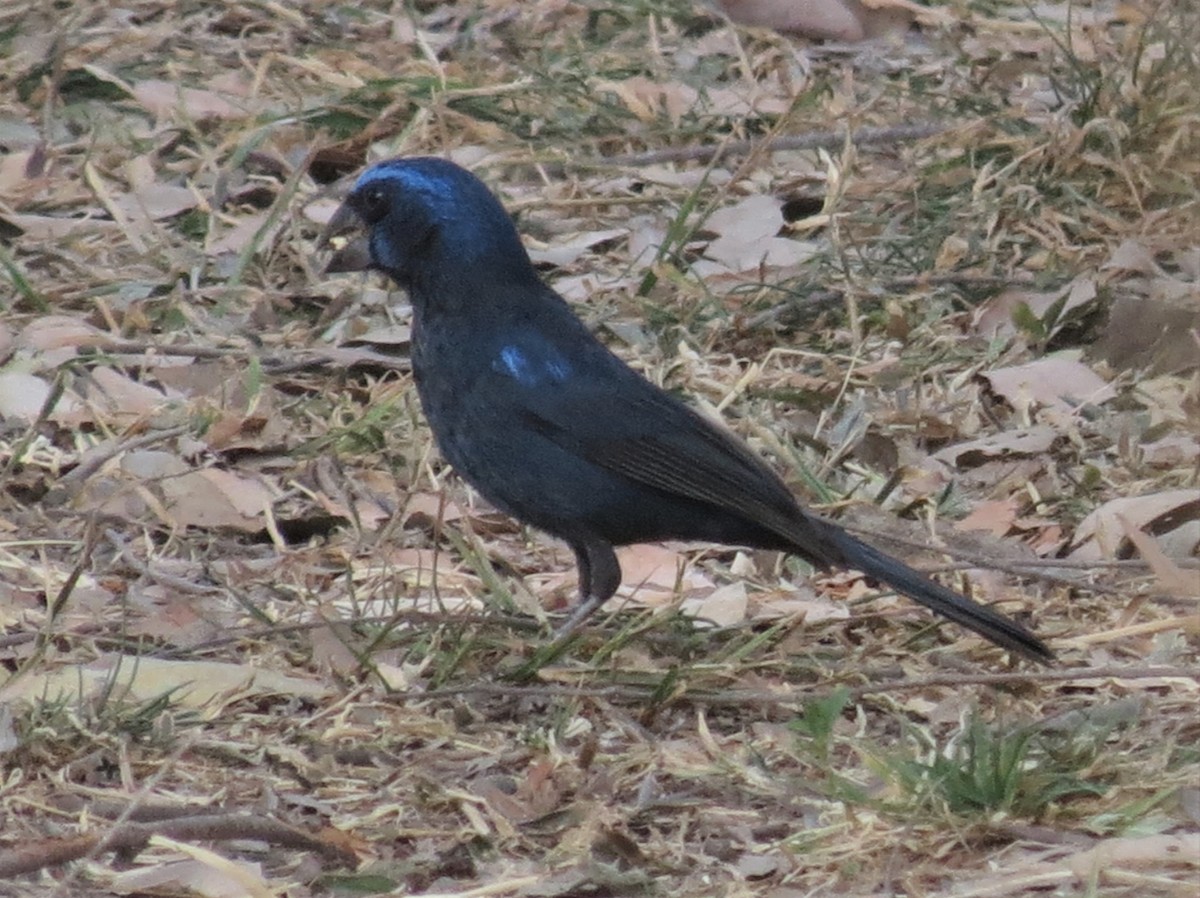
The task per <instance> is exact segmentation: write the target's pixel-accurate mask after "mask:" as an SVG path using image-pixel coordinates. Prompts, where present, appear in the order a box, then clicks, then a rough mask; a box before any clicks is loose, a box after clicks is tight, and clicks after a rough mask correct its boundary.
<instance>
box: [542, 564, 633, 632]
mask: <svg viewBox="0 0 1200 898" xmlns="http://www.w3.org/2000/svg"><path fill="white" fill-rule="evenodd" d="M571 548H572V549H574V551H575V565H576V567H577V568H578V569H579V604H578V605H576V606H575V610H574V611H572V612H571V616H570V617H568V618H567V620H566V622H565V623H564V624H563V625H562V626H560V627H559V628H558V629H557V630H555V631H554V639H555V641H556V642H561V641H562V640H564V639H566V638H567V637H569V636H570V635H571V634H572V633H574V632H575V631H576V630H578V629H579V628H580V627H581V626H582V625H583V623H584V621H586V620H587V619H588V618H589V617H591V616H592V615H593V614H595V613H596V609H598V608H599V607H600V606H601V605H603V604H604V603H605V602H607V601H608V600H609V599H611V598H612V595H613V593H614V592H616V591H617V587H618V586H620V585H621V565H620V563H619V562H618V561H617V555H616V553H615V552H613V549H612V546H610V545H609V544H608V543H605V542H600V541H597V540H588V541H586V542H578V543H572V544H571Z"/></svg>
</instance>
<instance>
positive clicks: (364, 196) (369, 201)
mask: <svg viewBox="0 0 1200 898" xmlns="http://www.w3.org/2000/svg"><path fill="white" fill-rule="evenodd" d="M358 211H359V214H360V215H361V216H362V217H363V220H364V221H366V223H367V224H375V222H377V221H379V219H381V218H383V216H384V215H385V214H387V195H386V194H385V193H384V192H383V188H382V187H368V188H367V189H366V190H364V191H363V192H362V193H360V194H359V196H358Z"/></svg>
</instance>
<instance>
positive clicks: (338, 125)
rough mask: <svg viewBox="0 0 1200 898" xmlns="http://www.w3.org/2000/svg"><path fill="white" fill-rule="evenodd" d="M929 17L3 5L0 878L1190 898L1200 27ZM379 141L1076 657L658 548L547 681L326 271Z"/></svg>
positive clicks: (635, 555)
mask: <svg viewBox="0 0 1200 898" xmlns="http://www.w3.org/2000/svg"><path fill="white" fill-rule="evenodd" d="M952 12H953V15H952V16H948V18H947V20H946V22H945V24H943V25H942V26H941V27H936V28H935V27H929V28H927V29H926V30H925V31H924V32H922V33H917V32H914V33H912V34H911V35H909V36H908V37H907V38H905V39H903V40H896V41H893V42H891V43H887V44H883V45H880V44H873V45H862V46H845V47H840V48H838V47H822V46H808V45H804V44H803V43H799V42H796V41H793V40H789V39H786V38H783V37H780V36H779V35H775V34H773V33H770V32H766V31H753V30H737V29H734V28H732V27H730V26H728V25H727V24H725V23H723V22H722V21H720V20H718V19H715V18H712V17H709V16H707V15H706V14H705V13H703V12H701V11H698V10H697V9H696V8H694V7H693V6H692V5H691V4H685V3H678V2H671V3H665V4H664V3H645V2H639V0H628V2H617V3H612V4H609V5H600V4H567V3H561V2H549V0H538V2H531V3H523V4H511V3H502V2H483V3H476V2H462V3H450V4H431V3H417V4H415V5H414V8H412V9H409V8H407V7H399V6H394V5H392V4H369V3H368V4H355V5H353V6H350V5H346V6H333V5H329V4H322V3H305V2H300V3H294V4H287V5H283V4H272V3H268V4H253V3H251V4H238V5H231V6H226V5H218V4H187V3H183V4H169V3H162V2H151V0H145V2H131V3H126V4H123V5H121V6H120V7H119V8H114V7H113V6H112V5H111V4H104V3H90V2H75V3H65V4H60V5H56V6H51V5H42V6H37V5H36V4H32V5H23V6H19V7H18V6H15V5H10V6H9V7H7V8H2V9H0V48H2V50H3V52H2V53H0V77H2V78H3V84H4V88H5V89H4V90H3V92H0V146H2V147H3V148H4V151H5V153H4V155H3V156H0V239H2V242H0V267H2V268H3V270H4V277H5V278H6V280H5V281H4V283H5V285H6V286H5V287H4V291H3V294H2V295H0V572H2V573H0V660H2V663H3V673H2V674H0V676H2V677H3V682H2V683H0V757H2V758H3V770H4V772H5V773H4V780H3V784H2V785H0V878H5V877H8V879H7V881H6V882H5V884H4V885H0V890H3V891H5V892H6V893H8V892H11V893H14V894H34V893H37V894H62V895H75V894H89V893H94V894H106V893H112V892H119V893H131V892H143V893H144V892H158V893H172V894H177V893H195V894H205V895H213V894H247V895H249V894H253V895H259V894H267V893H268V892H271V893H278V892H279V891H280V890H284V889H286V891H287V893H288V894H291V895H303V894H309V893H320V894H325V893H331V892H336V893H350V892H354V893H373V892H382V891H394V892H395V893H397V894H413V895H418V894H420V895H456V896H468V895H472V896H474V895H529V896H585V895H586V896H603V895H612V896H617V895H621V896H625V895H636V894H646V895H658V894H672V893H673V894H677V895H681V896H683V895H686V896H691V895H723V896H724V895H730V896H736V895H764V896H772V898H792V896H801V895H814V894H815V895H821V894H837V895H859V894H862V895H866V894H913V895H916V894H920V895H957V896H968V895H970V896H983V895H987V896H1004V895H1018V894H1030V893H1035V892H1036V893H1045V894H1055V895H1058V894H1062V895H1070V894H1104V895H1130V896H1134V895H1136V896H1150V895H1163V896H1166V895H1172V896H1173V895H1182V894H1188V893H1190V890H1192V889H1194V886H1195V880H1196V876H1197V867H1198V860H1197V859H1198V858H1200V788H1198V786H1197V769H1198V767H1197V765H1198V762H1200V752H1198V750H1197V747H1196V745H1197V740H1198V739H1200V722H1198V720H1197V715H1196V707H1197V677H1198V675H1200V667H1198V662H1197V631H1198V630H1200V609H1198V608H1197V605H1196V599H1197V595H1198V593H1200V573H1198V566H1197V549H1196V547H1197V544H1198V542H1200V485H1198V484H1197V471H1198V466H1200V445H1198V442H1197V437H1196V434H1197V431H1198V424H1200V397H1198V386H1197V384H1198V381H1197V358H1198V357H1200V340H1198V334H1200V293H1198V288H1197V280H1198V279H1200V242H1198V240H1197V235H1198V234H1200V214H1198V204H1197V201H1198V193H1197V186H1196V185H1197V183H1200V104H1198V102H1197V98H1196V85H1197V83H1200V59H1198V55H1197V54H1198V51H1197V47H1200V33H1197V28H1198V27H1200V24H1198V23H1200V17H1197V16H1196V15H1195V14H1194V12H1195V11H1194V10H1188V9H1187V4H1169V3H1168V4H1153V3H1149V4H1144V5H1134V4H1127V5H1122V6H1120V7H1118V8H1117V9H1116V10H1115V11H1113V10H1111V9H1108V8H1107V7H1104V8H1103V9H1102V8H1100V7H1099V5H1097V7H1096V8H1093V7H1091V6H1086V5H1079V4H1063V5H1052V4H1045V5H1042V6H1039V7H1037V11H1036V13H1035V12H1032V11H1031V9H1030V8H1029V7H1026V6H1022V5H1011V4H1006V3H979V4H958V5H955V6H954V7H953V8H952ZM772 141H776V143H775V144H774V145H772ZM402 153H403V154H417V153H435V154H449V155H450V156H452V157H453V158H455V159H456V160H458V161H460V162H463V163H464V164H468V165H469V166H470V167H472V168H473V169H474V170H475V171H477V172H479V173H480V174H481V175H482V176H483V177H485V178H486V179H487V180H488V181H489V183H491V184H492V185H494V187H495V188H496V189H497V190H498V191H500V193H501V194H502V195H503V196H504V198H505V201H506V203H507V205H508V206H509V208H510V209H512V210H513V212H514V214H515V215H516V216H517V218H518V220H519V224H520V226H521V229H522V231H523V233H524V234H525V235H526V236H527V238H528V245H529V247H530V250H531V253H532V254H533V256H534V258H535V259H536V260H537V261H538V262H539V264H540V265H541V266H542V267H543V268H544V269H545V271H546V274H547V277H548V279H550V280H551V281H552V282H553V283H554V284H555V286H556V287H557V288H558V289H559V290H560V291H561V292H563V294H564V295H566V296H567V297H568V298H569V299H571V300H572V301H573V302H575V303H577V304H578V307H579V309H580V313H581V315H583V316H584V317H585V318H586V319H587V320H588V321H589V322H591V323H592V324H593V325H594V326H595V328H596V329H597V330H598V331H599V332H600V333H601V334H603V335H604V337H605V339H607V340H608V341H609V342H611V344H612V345H614V346H615V347H616V348H617V349H618V351H620V352H621V353H622V354H623V355H624V356H625V357H627V358H629V359H631V360H632V361H633V363H634V364H636V365H638V366H639V367H641V368H642V369H643V370H644V371H645V372H646V374H647V375H648V376H649V377H651V378H652V379H654V380H656V381H658V382H661V383H663V384H666V385H668V386H670V387H671V388H678V389H679V390H681V391H685V392H687V393H688V394H690V395H692V396H694V397H695V398H696V399H697V401H698V402H699V403H700V404H701V405H703V406H706V407H708V408H710V409H711V410H713V411H716V412H719V413H720V414H721V415H722V416H723V417H724V418H725V419H726V420H727V421H728V422H729V423H730V425H731V426H732V427H734V428H735V429H737V430H738V431H739V432H740V433H741V434H742V435H743V436H745V437H746V438H748V439H749V440H751V441H752V442H754V444H755V445H756V446H757V447H758V448H759V449H761V450H762V451H763V452H765V453H767V454H768V455H770V456H771V457H772V458H773V460H774V461H775V463H776V464H777V465H778V467H779V468H780V469H781V470H783V471H784V472H785V473H786V474H787V476H788V477H789V479H790V480H791V481H792V482H794V484H795V486H796V489H797V490H798V491H799V492H801V493H802V494H803V495H805V496H806V497H808V499H809V500H810V501H811V502H812V503H813V504H814V505H819V506H822V507H824V508H826V509H827V510H828V511H829V512H830V513H835V514H840V515H842V517H843V519H844V520H847V521H849V522H851V523H852V524H853V525H854V526H855V527H856V528H858V529H861V530H863V531H865V532H867V533H869V534H872V535H873V536H874V538H875V539H877V540H878V541H880V542H885V543H887V544H888V545H889V546H891V547H893V548H894V549H895V551H897V552H899V553H900V554H902V555H904V556H906V557H909V558H911V559H913V560H914V562H916V563H920V564H922V565H923V566H924V567H925V568H926V569H930V570H940V571H943V572H944V574H943V575H944V576H946V577H947V578H950V579H951V580H952V582H954V583H955V584H956V585H957V586H959V587H961V588H963V589H968V590H970V591H971V592H972V594H974V595H976V596H977V597H979V598H981V599H983V600H986V601H992V602H996V603H999V604H1000V605H1001V607H1003V608H1004V609H1005V610H1007V611H1009V612H1011V613H1013V614H1017V615H1023V616H1026V617H1027V618H1028V619H1029V620H1030V622H1031V623H1032V624H1033V625H1034V626H1035V628H1036V629H1037V631H1038V632H1039V633H1040V634H1042V635H1044V636H1046V637H1047V638H1048V639H1049V640H1050V641H1051V642H1052V644H1053V645H1054V646H1055V647H1056V649H1058V650H1059V651H1060V654H1061V663H1060V665H1059V666H1058V667H1057V668H1055V669H1052V670H1046V671H1038V670H1026V669H1012V670H1009V669H1007V668H1005V667H1003V657H1002V656H1001V655H1000V654H999V653H997V652H996V651H995V650H993V649H992V648H990V647H988V646H986V645H985V644H983V643H981V642H980V641H979V640H977V639H974V638H970V637H966V636H964V635H963V634H962V633H960V632H958V631H957V630H955V629H953V628H952V627H949V626H945V627H942V626H938V625H936V624H934V623H933V622H931V621H930V620H929V619H928V618H927V617H926V616H924V615H922V614H921V613H920V612H919V611H916V610H914V609H913V608H912V607H911V606H910V604H908V603H906V602H904V601H902V600H899V599H896V598H894V597H891V596H880V595H879V594H878V593H876V592H875V591H874V590H872V589H871V588H870V587H868V586H867V585H866V584H864V583H862V582H861V581H860V580H859V579H858V578H857V577H856V576H854V575H853V574H837V575H832V576H826V577H821V578H818V579H816V580H814V579H813V578H812V577H811V572H810V571H807V570H805V569H804V566H803V565H801V564H799V563H798V562H796V561H795V560H793V559H780V558H778V557H775V556H771V555H769V554H765V553H745V552H737V551H733V550H725V549H714V548H712V547H691V546H676V545H669V546H643V547H634V548H631V549H628V550H625V552H624V554H623V556H622V560H623V566H624V569H625V572H626V582H625V586H624V588H623V592H622V595H623V596H624V598H625V601H624V603H623V604H621V605H618V604H617V603H614V605H613V608H612V609H611V610H612V611H613V612H616V613H614V614H612V615H601V616H599V617H598V619H597V621H596V622H595V624H594V625H593V626H592V627H591V628H590V629H589V630H588V631H587V632H586V634H585V635H584V636H583V638H582V639H580V640H579V641H578V642H577V643H576V644H575V645H574V646H572V647H571V650H570V651H569V652H568V653H566V654H565V655H563V656H561V657H548V656H547V653H546V652H545V651H544V649H545V646H546V645H547V644H548V641H547V639H546V628H544V627H542V626H541V624H542V622H544V620H545V616H546V615H545V611H544V610H543V609H552V610H554V609H561V608H562V607H563V606H564V605H565V604H566V603H567V602H569V601H571V600H572V599H573V581H574V574H573V571H572V565H571V559H570V557H569V553H568V552H567V551H566V550H565V549H564V548H563V547H561V546H558V545H556V544H554V543H552V542H550V541H548V540H545V539H544V538H542V537H541V536H540V535H539V534H537V533H532V532H526V531H522V530H520V529H518V528H516V527H515V526H514V525H513V523H512V522H511V521H510V520H508V519H507V518H505V517H503V516H502V515H498V514H496V513H495V512H494V511H492V510H490V509H488V508H486V507H484V506H482V505H481V504H480V503H479V502H478V501H477V500H476V499H475V498H474V497H472V496H471V495H470V494H469V493H468V491H467V490H465V488H464V487H463V486H462V485H461V484H460V483H458V482H457V481H456V480H455V479H454V478H453V476H452V475H450V474H449V473H448V472H447V471H446V470H445V469H444V468H443V467H442V466H441V464H440V462H439V460H438V458H437V455H436V453H435V451H434V449H433V447H432V445H431V442H430V438H429V434H428V432H427V430H426V428H425V427H424V426H423V424H422V422H421V418H420V411H419V408H418V406H417V404H416V401H415V397H414V395H413V393H412V391H411V389H410V382H409V377H408V373H407V367H406V362H405V359H406V351H407V340H408V329H407V310H406V306H405V302H404V298H403V296H401V295H398V294H393V293H389V292H387V291H386V289H385V288H384V285H383V284H382V283H381V282H379V281H376V280H374V279H357V278H345V277H326V276H324V275H323V274H322V273H321V260H320V259H319V258H318V257H317V254H316V252H315V248H314V244H315V238H316V235H317V233H318V232H319V230H320V227H321V225H322V223H323V222H324V220H325V219H326V218H327V217H328V216H329V214H331V212H332V210H333V208H334V207H335V205H336V202H337V196H338V191H339V189H341V188H342V187H343V186H344V183H345V178H347V177H348V176H350V175H352V174H353V173H354V172H355V171H356V170H358V169H359V168H360V167H361V166H362V165H363V164H364V163H366V162H368V161H371V160H374V159H378V158H382V157H385V156H389V155H397V154H402ZM935 549H936V550H937V551H932V550H935Z"/></svg>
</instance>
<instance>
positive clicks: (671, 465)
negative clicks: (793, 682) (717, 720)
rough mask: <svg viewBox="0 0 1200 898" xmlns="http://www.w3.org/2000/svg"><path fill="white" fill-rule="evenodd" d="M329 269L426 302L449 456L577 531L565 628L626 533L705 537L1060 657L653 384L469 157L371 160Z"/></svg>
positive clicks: (545, 521) (490, 487)
mask: <svg viewBox="0 0 1200 898" xmlns="http://www.w3.org/2000/svg"><path fill="white" fill-rule="evenodd" d="M351 233H356V234H357V237H355V238H354V239H351V240H349V242H348V243H346V244H345V245H344V246H343V247H342V248H341V249H338V250H337V251H336V252H335V253H334V255H333V257H332V259H331V261H330V263H329V265H328V266H327V268H326V271H329V272H337V271H357V270H363V269H375V270H379V271H382V272H384V273H386V274H387V275H388V276H389V277H390V278H391V279H392V280H393V281H395V283H396V284H397V285H399V286H400V287H402V288H403V289H404V290H406V291H407V292H408V294H409V297H410V299H411V301H412V306H413V320H412V367H413V377H414V380H415V382H416V387H417V392H418V393H419V395H420V399H421V405H422V407H423V409H424V411H425V416H426V418H427V419H428V421H429V426H430V427H431V428H432V430H433V435H434V437H435V439H436V440H437V443H438V446H439V447H440V449H441V451H442V454H443V455H444V456H445V457H446V459H447V460H448V461H449V462H450V464H451V465H453V467H454V468H455V470H456V471H457V472H458V473H459V474H460V475H461V476H462V477H463V478H464V479H465V480H467V481H468V482H469V483H470V484H471V485H472V486H474V487H475V489H477V490H478V491H479V492H480V493H481V494H482V495H483V496H484V497H486V498H487V499H488V500H489V501H490V502H492V503H493V504H494V505H495V506H496V507H498V508H499V509H501V510H502V511H504V512H506V513H507V514H509V515H511V516H513V517H514V518H516V519H518V520H520V521H523V522H524V523H526V524H528V525H530V526H533V527H536V528H538V529H540V530H543V531H545V532H546V533H549V534H551V535H553V536H556V537H558V538H559V539H562V540H563V541H565V542H566V543H567V544H568V545H569V546H570V547H571V549H572V550H573V551H574V553H575V559H576V563H577V566H578V569H579V589H580V594H581V601H580V604H579V605H578V606H577V608H576V609H575V611H574V613H573V614H572V615H571V616H570V618H569V619H568V620H567V622H566V623H565V624H564V625H563V626H562V627H560V629H559V630H558V636H559V638H560V639H561V638H565V637H566V636H567V635H569V634H570V633H572V632H573V631H574V630H575V629H576V628H578V626H579V625H580V624H581V623H583V621H584V620H586V619H587V617H588V616H589V615H591V614H592V613H593V612H594V611H595V610H596V609H597V608H599V607H600V606H601V605H602V604H604V602H605V601H607V600H608V599H609V598H611V596H612V595H613V593H614V592H615V591H616V589H617V586H618V585H619V584H620V580H621V569H620V566H619V564H618V561H617V556H616V554H615V553H614V552H613V547H614V546H621V545H629V544H631V543H641V542H655V541H660V540H670V539H678V540H696V541H705V542H713V543H722V544H729V545H740V546H748V547H754V548H760V549H774V550H780V551H784V552H790V553H792V554H795V555H799V556H800V557H802V558H804V559H806V560H807V561H809V562H810V563H812V564H813V565H815V566H817V567H818V568H822V569H826V568H831V567H841V568H853V569H856V570H859V571H861V572H863V573H864V574H866V575H867V576H868V577H870V578H872V579H874V580H877V581H881V582H883V583H885V584H887V585H889V586H891V587H892V588H893V589H895V590H897V591H898V592H901V593H903V594H904V595H906V596H909V597H910V598H912V599H915V600H916V601H917V602H920V603H921V604H922V605H925V606H926V607H927V608H930V609H931V610H933V611H934V612H936V613H938V614H941V615H943V616H945V617H947V618H949V619H950V620H952V621H955V622H956V623H959V624H961V625H962V626H964V627H966V628H968V629H970V630H974V631H975V632H976V633H978V634H979V635H981V636H983V637H984V638H986V639H989V640H991V641H992V642H994V643H996V644H997V645H999V646H1002V647H1004V648H1006V649H1011V650H1013V651H1015V652H1018V653H1020V654H1022V655H1024V656H1026V657H1028V658H1031V659H1034V660H1036V661H1041V662H1049V661H1050V660H1052V658H1053V655H1052V653H1051V651H1050V649H1049V648H1047V646H1046V645H1045V644H1044V643H1043V642H1042V641H1041V640H1040V639H1038V638H1037V637H1036V636H1034V635H1033V634H1032V633H1030V632H1029V631H1028V630H1026V629H1025V628H1024V627H1022V626H1021V625H1020V624H1018V623H1016V622H1015V621H1013V620H1011V619H1009V618H1007V617H1005V616H1004V615H1002V614H999V613H997V612H995V611H992V610H991V609H989V608H986V607H984V606H982V605H979V604H978V603H976V602H973V601H971V600H970V599H968V598H966V597H964V596H961V595H959V594H958V593H956V592H954V591H952V590H950V589H947V588H945V587H943V586H940V585H938V584H937V583H935V582H933V581H932V580H930V579H929V578H927V577H925V576H924V575H922V574H920V573H918V572H917V571H915V570H913V569H912V568H910V567H908V566H907V565H905V564H903V563H902V562H900V561H898V560H897V559H895V558H892V557H891V556H889V555H887V554H885V553H883V552H881V551H879V550H877V549H875V548H873V547H871V546H869V545H867V544H866V543H864V542H862V541H861V540H859V539H857V538H856V537H854V536H851V535H850V534H849V533H847V532H846V531H845V530H844V529H843V528H841V527H840V526H838V525H837V524H835V523H833V522H832V521H829V520H826V519H825V518H822V517H819V516H817V515H815V514H813V513H811V512H809V511H807V510H805V509H804V508H803V507H802V506H801V505H800V503H799V502H798V501H797V500H796V498H795V496H793V494H792V492H791V491H790V490H789V489H788V488H787V486H786V485H785V484H784V482H783V481H782V480H781V479H780V478H779V476H778V475H776V474H775V473H774V472H773V471H772V470H771V469H770V468H769V467H768V466H767V465H766V463H765V462H764V461H763V460H762V459H761V458H759V457H758V456H757V455H755V454H754V453H753V452H752V451H751V450H750V449H749V448H748V447H747V446H745V445H744V444H743V443H742V442H740V441H739V440H738V439H737V438H736V437H734V436H732V435H731V434H729V433H727V432H725V431H724V430H722V429H721V428H719V427H717V426H715V425H713V424H712V423H710V422H709V421H707V420H706V419H705V418H703V417H701V416H700V415H699V414H698V413H697V412H696V411H694V410H693V409H691V408H690V407H689V406H687V405H685V404H684V403H683V402H681V401H679V400H678V399H676V398H674V397H672V396H670V395H669V394H667V393H666V392H664V391H663V390H661V389H659V388H658V387H656V386H654V385H653V384H651V383H650V382H649V381H647V380H646V379H644V378H643V377H642V376H641V375H639V374H637V373H636V372H635V371H634V370H633V369H632V368H630V367H629V366H627V365H626V364H625V363H624V362H622V361H621V360H620V359H619V358H618V357H617V356H616V355H614V354H613V353H612V352H610V351H609V350H608V349H607V348H606V347H605V346H604V345H603V344H602V343H600V341H598V340H597V339H596V338H595V337H594V336H593V335H592V334H591V332H590V331H589V330H588V329H587V327H585V326H584V324H583V323H582V322H581V321H580V320H579V319H578V318H577V317H576V316H575V314H574V313H573V312H572V311H571V309H570V307H569V306H568V305H567V303H566V301H565V300H563V298H562V297H560V296H559V295H558V294H557V293H555V292H554V291H553V290H552V289H550V287H548V286H547V285H546V284H545V283H543V282H542V280H541V277H540V276H539V275H538V273H537V271H536V270H535V269H534V267H533V265H532V263H531V262H530V260H529V256H528V254H527V253H526V252H525V249H524V247H523V246H522V243H521V238H520V236H519V235H518V233H517V230H516V228H515V227H514V225H513V222H512V219H511V218H510V217H509V216H508V214H507V212H506V211H505V209H504V207H503V206H502V205H501V204H500V202H499V200H497V198H496V197H495V196H494V195H493V194H492V193H491V191H490V190H489V189H488V188H487V187H486V186H485V185H484V184H483V182H482V181H480V180H479V179H478V178H476V177H475V176H474V175H472V174H471V173H469V172H467V171H466V170H465V169H463V168H460V167H459V166H457V165H455V164H453V163H451V162H448V161H446V160H442V159H435V158H401V159H392V160H390V161H387V162H381V163H378V164H376V165H373V166H371V167H370V168H368V169H367V170H366V171H365V172H364V173H363V174H362V175H361V176H360V177H359V179H358V181H357V183H356V184H355V185H354V187H353V189H352V190H351V192H350V194H349V195H348V197H347V198H346V200H345V202H344V203H343V204H342V205H341V207H339V209H338V211H337V212H336V213H335V215H334V217H333V219H332V220H331V221H330V223H329V225H328V227H327V228H326V231H325V234H324V235H323V238H322V244H323V245H328V244H329V242H330V241H331V240H332V239H333V238H334V237H338V236H347V235H349V234H351Z"/></svg>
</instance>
